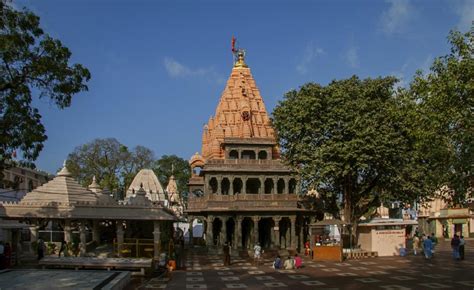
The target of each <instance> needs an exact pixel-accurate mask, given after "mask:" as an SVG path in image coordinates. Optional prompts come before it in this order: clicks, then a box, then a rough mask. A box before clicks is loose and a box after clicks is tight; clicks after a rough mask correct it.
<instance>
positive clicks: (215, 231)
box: [212, 218, 222, 246]
mask: <svg viewBox="0 0 474 290" xmlns="http://www.w3.org/2000/svg"><path fill="white" fill-rule="evenodd" d="M221 232H222V220H221V219H220V218H215V219H214V221H213V222H212V245H214V246H219V245H220V243H221V241H220V236H221Z"/></svg>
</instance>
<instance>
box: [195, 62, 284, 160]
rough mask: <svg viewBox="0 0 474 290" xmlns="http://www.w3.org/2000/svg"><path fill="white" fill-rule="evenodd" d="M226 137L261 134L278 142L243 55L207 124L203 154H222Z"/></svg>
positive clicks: (205, 155)
mask: <svg viewBox="0 0 474 290" xmlns="http://www.w3.org/2000/svg"><path fill="white" fill-rule="evenodd" d="M242 63H243V65H242ZM225 138H233V139H235V138H238V139H247V140H251V139H254V138H258V139H260V140H269V141H273V142H275V133H274V130H273V128H272V126H271V123H270V118H269V117H268V114H267V111H266V109H265V103H264V101H263V99H262V96H261V95H260V91H259V90H258V88H257V85H256V83H255V80H254V78H253V76H252V73H251V71H250V68H248V67H247V65H245V63H244V62H243V59H242V62H241V63H239V62H237V63H236V65H235V66H234V67H233V68H232V72H231V74H230V77H229V79H228V80H227V84H226V86H225V88H224V91H223V92H222V95H221V98H220V101H219V104H218V105H217V108H216V113H215V115H214V116H212V117H211V118H210V119H209V121H208V123H207V124H206V125H205V126H204V132H203V135H202V156H203V158H204V159H206V160H207V159H216V158H217V159H219V158H223V155H222V150H221V144H222V143H223V142H224V139H225Z"/></svg>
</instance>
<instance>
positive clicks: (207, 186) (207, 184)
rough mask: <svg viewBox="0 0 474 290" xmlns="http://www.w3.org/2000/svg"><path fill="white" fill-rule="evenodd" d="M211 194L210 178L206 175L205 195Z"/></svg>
mask: <svg viewBox="0 0 474 290" xmlns="http://www.w3.org/2000/svg"><path fill="white" fill-rule="evenodd" d="M210 193H211V192H210V191H209V178H208V176H207V175H206V174H205V175H204V194H210Z"/></svg>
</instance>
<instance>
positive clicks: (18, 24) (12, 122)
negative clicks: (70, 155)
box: [0, 0, 90, 181]
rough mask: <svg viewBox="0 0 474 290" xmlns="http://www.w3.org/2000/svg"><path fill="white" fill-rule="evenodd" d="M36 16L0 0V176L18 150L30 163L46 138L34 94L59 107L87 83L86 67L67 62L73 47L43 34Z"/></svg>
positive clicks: (88, 74) (25, 161) (88, 75)
mask: <svg viewBox="0 0 474 290" xmlns="http://www.w3.org/2000/svg"><path fill="white" fill-rule="evenodd" d="M39 20H40V19H39V17H38V16H36V15H35V14H33V13H32V12H30V11H27V10H23V11H16V10H14V9H13V8H12V7H11V6H9V5H8V4H7V2H6V1H5V0H2V1H0V57H1V64H0V181H1V180H2V177H3V174H2V172H3V169H5V168H7V167H9V166H12V165H13V160H12V156H13V157H14V155H16V152H17V151H21V152H22V156H23V162H24V164H29V165H32V163H31V162H32V161H34V160H35V159H36V158H37V157H38V155H39V153H40V151H41V150H42V148H43V142H44V141H45V140H46V138H47V136H46V134H45V128H44V126H43V124H42V123H41V115H40V113H39V111H38V109H37V108H34V107H32V104H31V102H32V99H33V97H34V95H37V96H38V97H39V98H49V99H51V101H52V102H53V103H54V104H56V105H57V106H58V107H59V108H60V109H63V108H66V107H69V106H70V105H71V100H72V96H73V95H74V94H77V93H79V92H81V91H87V89H88V88H87V86H86V84H85V83H86V82H87V81H88V80H89V79H90V73H89V71H88V70H87V69H86V68H85V67H83V66H82V65H80V64H73V65H69V59H70V57H71V52H70V51H69V49H68V48H67V47H65V46H63V44H62V43H61V41H59V40H57V39H54V38H52V37H50V36H49V35H47V34H45V33H44V31H43V30H42V29H41V27H40V26H39Z"/></svg>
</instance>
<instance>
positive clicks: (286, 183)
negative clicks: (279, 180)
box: [283, 178, 290, 194]
mask: <svg viewBox="0 0 474 290" xmlns="http://www.w3.org/2000/svg"><path fill="white" fill-rule="evenodd" d="M284 180H285V190H284V191H283V193H286V194H289V193H290V179H289V178H285V179H284Z"/></svg>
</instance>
